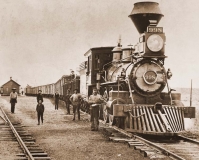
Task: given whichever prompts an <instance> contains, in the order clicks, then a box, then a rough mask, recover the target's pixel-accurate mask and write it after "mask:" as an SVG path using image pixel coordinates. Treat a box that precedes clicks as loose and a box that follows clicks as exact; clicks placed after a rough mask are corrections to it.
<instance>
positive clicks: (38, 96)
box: [37, 90, 43, 103]
mask: <svg viewBox="0 0 199 160" xmlns="http://www.w3.org/2000/svg"><path fill="white" fill-rule="evenodd" d="M41 92H42V91H41V90H38V94H37V103H39V100H41V102H42V103H43V96H42V94H41Z"/></svg>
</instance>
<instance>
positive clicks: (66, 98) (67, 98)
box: [64, 89, 71, 115]
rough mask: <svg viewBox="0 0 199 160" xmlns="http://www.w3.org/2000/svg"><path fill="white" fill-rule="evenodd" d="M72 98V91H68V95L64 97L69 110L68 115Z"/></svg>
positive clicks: (68, 110)
mask: <svg viewBox="0 0 199 160" xmlns="http://www.w3.org/2000/svg"><path fill="white" fill-rule="evenodd" d="M70 97H71V94H70V89H67V94H66V95H65V96H64V101H65V103H66V109H67V114H69V115H70V104H71V102H70Z"/></svg>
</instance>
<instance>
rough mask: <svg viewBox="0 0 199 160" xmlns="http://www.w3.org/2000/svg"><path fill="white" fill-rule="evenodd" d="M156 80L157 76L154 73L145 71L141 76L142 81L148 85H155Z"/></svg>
mask: <svg viewBox="0 0 199 160" xmlns="http://www.w3.org/2000/svg"><path fill="white" fill-rule="evenodd" d="M157 78H158V75H157V73H156V72H154V71H146V72H145V73H144V74H143V79H144V81H145V83H146V84H149V85H152V84H155V83H156V81H157Z"/></svg>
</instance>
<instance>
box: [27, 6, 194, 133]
mask: <svg viewBox="0 0 199 160" xmlns="http://www.w3.org/2000/svg"><path fill="white" fill-rule="evenodd" d="M129 17H130V18H131V20H132V21H133V23H134V24H135V27H136V28H137V30H138V32H139V33H140V37H139V41H138V43H137V44H136V45H134V46H133V45H131V46H127V47H122V46H121V41H120V40H119V42H118V45H117V46H116V47H115V46H110V47H96V48H91V49H89V50H88V51H87V52H86V53H85V54H84V56H85V57H86V59H87V60H86V61H84V62H82V63H81V64H80V66H79V76H77V75H75V76H74V74H71V75H64V76H62V77H61V78H60V79H59V80H58V81H57V82H56V83H54V84H49V85H43V86H38V87H27V88H26V94H27V95H36V94H37V91H38V90H39V89H40V90H42V93H43V94H44V95H45V96H47V97H52V96H53V94H54V91H55V90H59V93H60V94H61V99H64V96H65V95H66V91H67V90H68V89H70V90H73V89H75V88H77V89H79V90H80V93H81V94H83V95H85V97H89V96H90V95H91V94H92V88H93V87H97V89H98V90H99V92H100V94H101V95H103V98H104V99H105V100H106V103H104V104H102V105H101V118H102V119H103V120H104V122H105V123H109V125H116V126H117V127H119V128H122V129H124V130H126V131H129V132H133V133H140V134H144V135H160V136H175V135H177V134H179V133H181V132H183V131H184V130H185V122H184V118H195V107H185V106H184V105H183V103H182V102H181V94H180V93H176V92H175V93H172V91H173V89H171V88H170V87H169V83H168V82H169V81H168V80H169V79H170V78H171V76H172V73H171V71H170V69H168V71H166V69H165V68H164V62H165V59H166V58H167V56H165V41H166V36H165V33H164V31H163V27H157V25H158V23H159V21H160V20H161V18H162V17H163V14H162V13H161V11H160V8H159V4H158V3H156V2H138V3H135V4H134V8H133V10H132V12H131V14H130V15H129ZM165 89H166V90H167V92H164V90H165ZM81 108H82V110H85V111H87V112H89V106H88V103H87V101H86V100H85V101H83V102H82V105H81Z"/></svg>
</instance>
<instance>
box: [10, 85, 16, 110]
mask: <svg viewBox="0 0 199 160" xmlns="http://www.w3.org/2000/svg"><path fill="white" fill-rule="evenodd" d="M10 103H11V113H14V112H15V103H17V92H16V88H13V89H12V92H11V93H10Z"/></svg>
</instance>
